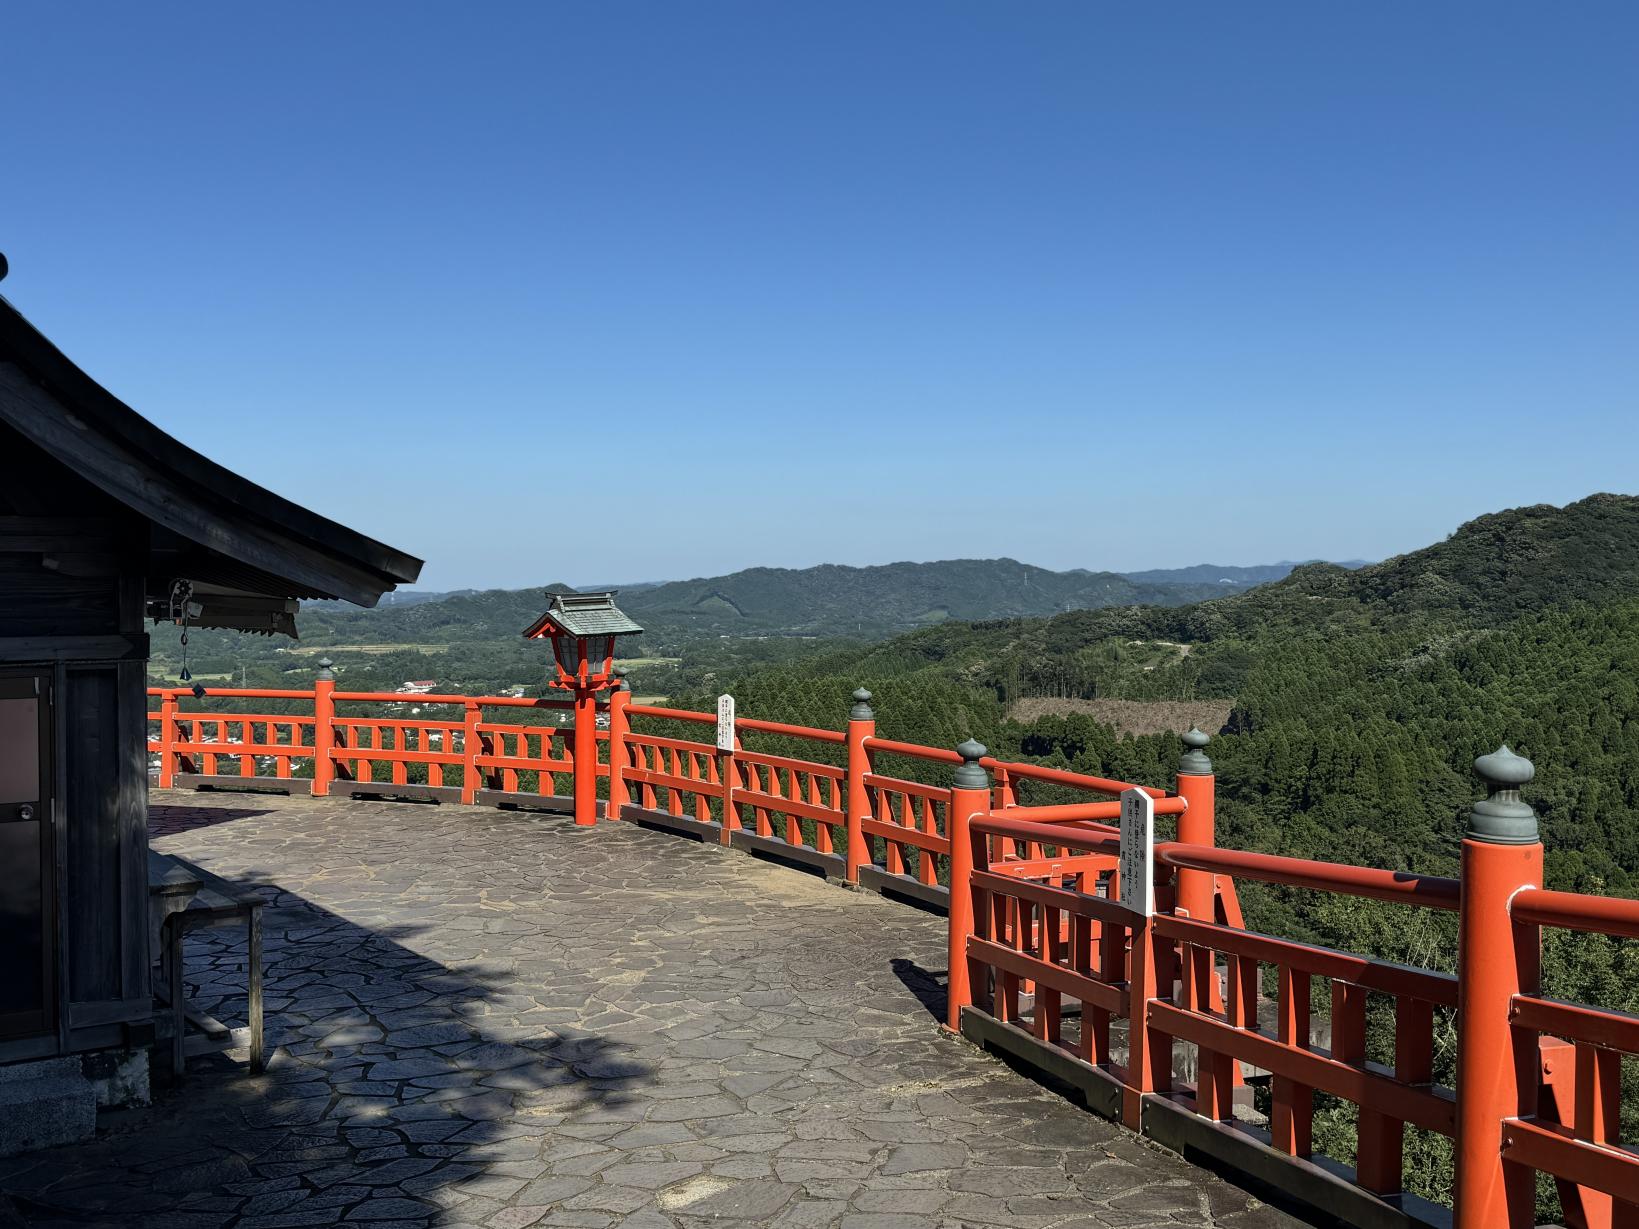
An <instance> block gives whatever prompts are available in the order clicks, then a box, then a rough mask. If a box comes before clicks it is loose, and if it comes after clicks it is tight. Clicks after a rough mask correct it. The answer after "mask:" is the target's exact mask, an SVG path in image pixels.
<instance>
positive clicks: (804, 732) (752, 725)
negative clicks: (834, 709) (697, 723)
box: [734, 717, 848, 744]
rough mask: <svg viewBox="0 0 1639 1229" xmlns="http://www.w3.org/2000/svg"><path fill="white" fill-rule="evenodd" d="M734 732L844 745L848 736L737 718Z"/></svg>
mask: <svg viewBox="0 0 1639 1229" xmlns="http://www.w3.org/2000/svg"><path fill="white" fill-rule="evenodd" d="M734 728H735V729H736V730H752V731H756V732H758V733H762V734H783V735H785V736H786V737H787V738H806V739H809V740H810V741H812V742H821V743H838V744H841V743H845V742H847V741H848V736H847V735H846V734H844V733H843V732H842V731H840V730H821V729H816V728H815V727H813V726H807V725H786V724H785V723H784V722H781V721H759V720H758V719H757V718H755V717H738V718H736V719H735V721H734Z"/></svg>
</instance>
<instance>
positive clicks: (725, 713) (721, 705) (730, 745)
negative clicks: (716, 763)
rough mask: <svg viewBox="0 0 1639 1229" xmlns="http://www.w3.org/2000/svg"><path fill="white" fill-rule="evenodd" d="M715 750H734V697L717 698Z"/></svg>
mask: <svg viewBox="0 0 1639 1229" xmlns="http://www.w3.org/2000/svg"><path fill="white" fill-rule="evenodd" d="M717 749H718V750H719V751H732V750H734V697H733V696H718V697H717Z"/></svg>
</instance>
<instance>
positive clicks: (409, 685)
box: [393, 679, 438, 696]
mask: <svg viewBox="0 0 1639 1229" xmlns="http://www.w3.org/2000/svg"><path fill="white" fill-rule="evenodd" d="M437 687H438V680H437V679H410V680H409V681H408V682H405V683H400V684H399V685H398V686H397V687H395V688H393V694H394V695H400V696H425V695H429V694H431V693H432V692H433V691H435V690H436V689H437Z"/></svg>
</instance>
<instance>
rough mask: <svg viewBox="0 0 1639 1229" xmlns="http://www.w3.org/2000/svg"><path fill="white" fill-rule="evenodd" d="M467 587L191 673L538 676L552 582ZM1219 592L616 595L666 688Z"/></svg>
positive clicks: (1121, 581)
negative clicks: (1022, 618)
mask: <svg viewBox="0 0 1639 1229" xmlns="http://www.w3.org/2000/svg"><path fill="white" fill-rule="evenodd" d="M569 587H570V586H568V585H565V584H563V583H561V582H560V583H554V584H550V585H545V586H541V587H536V588H529V589H484V590H476V589H465V590H460V591H457V592H453V593H442V594H437V593H427V594H423V593H409V594H405V595H402V597H400V598H394V599H393V600H388V601H384V602H383V603H382V605H381V606H380V607H378V608H377V609H375V610H360V609H358V608H357V607H355V606H351V605H348V604H346V603H343V602H313V603H307V604H305V605H304V606H303V608H302V613H301V617H300V627H301V636H302V640H301V643H300V644H299V645H294V646H293V645H290V644H289V643H287V642H286V641H284V640H283V639H282V638H279V639H274V640H268V639H264V638H261V637H253V636H241V635H237V634H234V633H226V632H195V633H194V634H193V637H192V643H193V645H194V657H193V664H192V669H193V670H194V671H195V672H196V673H201V674H203V675H206V676H212V675H215V676H222V675H227V674H233V675H235V676H237V677H239V678H243V679H244V680H245V681H247V682H248V681H250V680H251V677H252V675H253V674H254V675H255V677H256V680H257V681H258V682H259V683H260V684H261V685H263V686H288V685H290V683H291V682H292V681H293V679H292V678H290V677H286V676H297V677H298V678H299V677H300V676H303V675H308V674H311V672H312V663H313V661H314V660H315V655H316V654H315V651H316V650H323V651H325V652H327V653H329V654H330V655H331V656H332V657H334V658H335V659H336V661H337V662H338V664H339V666H340V668H341V669H342V670H343V671H344V672H347V673H348V674H349V676H350V679H351V683H352V685H354V686H357V687H379V686H392V685H396V684H397V683H398V682H401V681H403V680H404V679H408V678H420V677H423V676H429V677H435V678H437V679H438V681H439V683H440V685H441V686H443V687H446V688H453V689H468V690H472V691H477V692H482V691H485V690H491V691H492V690H495V689H497V688H499V687H506V686H517V685H527V684H528V683H530V682H532V681H535V680H537V679H538V677H539V676H540V673H541V670H542V660H543V659H542V650H541V646H539V645H531V644H528V643H527V642H525V641H524V640H523V639H522V637H521V636H520V634H519V633H520V632H521V631H522V630H523V629H524V628H525V627H526V626H528V625H529V624H530V623H531V622H533V621H534V619H535V617H536V616H537V615H538V614H540V612H541V609H542V606H543V605H544V598H543V590H562V589H568V588H569ZM1222 588H1223V586H1221V585H1218V584H1211V585H1195V584H1186V585H1174V584H1165V583H1143V584H1137V583H1134V582H1132V581H1129V580H1127V579H1125V578H1124V577H1121V576H1117V575H1115V574H1114V573H1110V572H1087V571H1076V572H1053V571H1049V570H1048V569H1046V568H1038V567H1032V566H1030V565H1028V564H1023V563H1018V562H1015V561H1014V560H1011V559H966V560H949V561H945V562H940V563H898V564H889V565H886V566H883V567H868V568H852V567H839V566H832V565H825V566H821V567H815V568H804V569H788V568H751V569H748V570H746V571H742V572H735V573H733V574H732V575H728V576H717V577H711V578H709V579H704V580H692V581H674V582H670V583H665V584H639V585H633V586H630V587H628V588H626V589H624V590H622V591H621V595H620V602H621V605H622V606H623V607H624V608H625V609H626V610H628V611H629V612H630V613H631V614H632V615H633V616H634V617H635V618H636V619H637V620H638V622H640V623H642V624H643V626H644V628H645V632H644V635H643V637H642V639H641V641H640V642H639V643H638V644H637V645H635V646H634V647H633V648H632V649H631V650H630V651H631V652H632V653H641V654H642V655H643V656H642V657H641V658H640V661H641V663H642V664H640V665H639V666H637V667H636V670H637V675H636V676H635V678H634V683H635V685H637V686H638V687H639V688H641V689H642V690H644V691H645V692H647V693H649V694H668V693H670V692H672V691H674V690H676V689H678V688H680V687H687V686H690V685H692V684H694V683H700V682H707V681H710V680H711V679H713V678H715V677H716V676H717V675H719V674H720V673H721V672H722V671H724V670H736V669H742V668H745V667H748V666H751V665H768V664H770V663H778V662H786V661H789V660H791V659H793V658H794V657H798V656H801V655H803V654H805V653H810V652H813V651H816V650H818V649H821V648H824V647H828V643H829V642H831V641H834V642H835V643H836V644H839V645H840V644H849V645H852V644H855V643H857V642H859V641H870V640H879V639H882V638H884V637H887V636H892V635H895V634H897V633H899V632H903V631H906V630H909V629H912V628H916V627H920V626H925V625H927V624H929V623H937V622H941V621H943V620H945V619H951V618H956V619H972V618H997V617H1004V616H1015V615H1029V614H1051V613H1054V612H1058V611H1065V610H1071V609H1075V608H1079V607H1091V606H1107V605H1110V604H1112V603H1129V604H1130V603H1134V602H1153V603H1159V604H1163V605H1165V604H1175V603H1178V602H1187V601H1192V600H1195V599H1197V598H1199V597H1200V596H1201V595H1202V594H1207V593H1212V594H1216V593H1218V592H1220V591H1221V590H1222ZM167 639H168V637H167V635H166V633H165V632H164V631H163V629H160V630H158V631H157V632H156V641H155V658H156V659H155V671H156V673H157V674H160V675H161V676H167V672H168V671H169V672H173V673H174V671H175V670H176V669H178V668H179V667H180V664H181V661H180V653H179V652H175V651H173V650H172V649H171V648H170V646H168V645H167V643H166V641H167Z"/></svg>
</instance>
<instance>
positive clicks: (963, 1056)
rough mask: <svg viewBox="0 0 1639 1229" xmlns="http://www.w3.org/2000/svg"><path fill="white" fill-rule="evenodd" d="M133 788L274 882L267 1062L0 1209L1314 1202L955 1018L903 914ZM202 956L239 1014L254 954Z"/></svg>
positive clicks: (126, 1214)
mask: <svg viewBox="0 0 1639 1229" xmlns="http://www.w3.org/2000/svg"><path fill="white" fill-rule="evenodd" d="M153 803H154V805H153V817H152V821H151V825H150V826H151V830H152V832H153V833H154V839H153V844H154V847H155V848H156V849H158V850H160V851H162V852H169V853H175V854H179V855H181V856H183V857H185V858H188V859H190V860H192V861H195V862H197V863H199V864H200V865H201V866H204V867H206V868H207V869H209V870H211V871H213V872H214V873H216V874H218V875H221V876H223V877H225V878H228V879H231V880H233V881H235V882H236V883H240V884H246V885H250V884H254V885H260V887H259V891H260V892H261V895H262V896H263V898H264V899H265V901H266V906H267V907H266V908H265V909H264V917H265V933H266V939H265V944H266V959H267V969H268V977H267V987H268V1035H269V1046H270V1055H271V1058H270V1063H269V1067H268V1070H267V1072H266V1073H265V1074H264V1075H261V1076H255V1077H253V1076H250V1075H248V1074H247V1073H246V1071H245V1068H244V1066H243V1064H242V1062H235V1061H230V1060H231V1059H232V1058H233V1057H234V1055H233V1054H232V1053H231V1052H230V1054H229V1055H226V1056H219V1057H217V1058H214V1059H199V1060H196V1061H195V1064H194V1065H193V1067H192V1068H191V1069H190V1071H189V1074H188V1076H187V1078H186V1080H185V1082H184V1083H183V1084H182V1085H181V1086H180V1088H174V1089H171V1088H167V1089H163V1090H160V1091H158V1092H157V1094H156V1099H155V1104H154V1105H153V1107H152V1108H149V1109H144V1110H136V1111H129V1112H126V1113H123V1114H121V1115H116V1116H113V1117H112V1118H110V1119H109V1121H108V1122H107V1124H106V1125H105V1127H104V1128H103V1129H102V1130H101V1132H100V1134H99V1138H98V1139H97V1140H95V1141H93V1142H89V1143H86V1144H82V1145H75V1146H70V1147H66V1148H59V1149H53V1150H50V1151H46V1152H42V1153H37V1154H34V1155H31V1156H25V1157H19V1158H14V1159H12V1160H8V1161H0V1192H4V1193H3V1195H0V1225H6V1224H8V1223H10V1224H20V1225H26V1226H31V1227H35V1229H48V1227H49V1229H69V1227H74V1229H86V1227H87V1226H136V1227H138V1229H148V1227H152V1229H284V1227H287V1226H303V1225H358V1226H360V1227H361V1229H412V1227H413V1229H427V1227H430V1226H444V1227H449V1229H454V1227H457V1226H474V1227H477V1226H483V1227H485V1229H525V1227H527V1226H532V1225H538V1226H543V1227H544V1226H576V1227H584V1229H604V1227H606V1226H614V1225H624V1226H629V1227H631V1229H650V1227H654V1229H671V1227H677V1229H700V1227H702V1226H708V1225H709V1226H723V1225H730V1226H732V1225H769V1226H778V1227H781V1229H819V1227H821V1226H841V1227H843V1229H920V1227H923V1226H928V1227H941V1226H944V1227H951V1229H955V1227H957V1226H1006V1227H1017V1229H1093V1227H1095V1226H1120V1227H1121V1229H1145V1227H1154V1226H1163V1225H1164V1226H1179V1225H1210V1226H1218V1227H1221V1229H1283V1227H1286V1226H1295V1225H1297V1224H1298V1222H1296V1221H1294V1220H1292V1219H1291V1218H1290V1217H1288V1216H1286V1215H1284V1214H1283V1213H1281V1212H1278V1211H1276V1210H1275V1209H1273V1208H1270V1207H1268V1206H1266V1205H1263V1204H1261V1203H1259V1202H1258V1201H1257V1200H1255V1199H1253V1198H1252V1197H1251V1196H1250V1195H1248V1194H1246V1193H1244V1192H1243V1191H1241V1190H1239V1189H1238V1188H1236V1187H1234V1186H1231V1185H1229V1184H1227V1183H1225V1182H1224V1181H1222V1180H1221V1179H1219V1178H1217V1177H1215V1176H1213V1175H1211V1174H1209V1173H1207V1172H1206V1171H1204V1170H1201V1169H1198V1168H1195V1167H1194V1166H1192V1165H1190V1164H1188V1163H1186V1162H1185V1161H1184V1160H1182V1159H1180V1158H1178V1157H1175V1156H1172V1155H1170V1154H1167V1153H1165V1152H1162V1151H1159V1150H1157V1149H1155V1148H1154V1147H1152V1146H1150V1145H1149V1144H1147V1143H1145V1142H1144V1141H1142V1140H1140V1139H1138V1138H1136V1137H1135V1136H1133V1135H1131V1134H1129V1133H1127V1132H1124V1131H1122V1130H1121V1129H1119V1128H1118V1127H1116V1126H1113V1125H1111V1124H1109V1123H1107V1122H1105V1121H1103V1120H1102V1119H1100V1118H1097V1117H1095V1116H1093V1115H1092V1114H1089V1113H1087V1112H1086V1111H1084V1110H1082V1109H1080V1108H1078V1107H1077V1106H1075V1105H1073V1104H1071V1103H1070V1102H1068V1101H1066V1100H1064V1099H1062V1098H1060V1097H1058V1096H1056V1095H1054V1094H1052V1093H1050V1092H1047V1091H1045V1090H1043V1089H1042V1088H1040V1087H1039V1086H1037V1085H1036V1084H1035V1083H1033V1082H1032V1081H1031V1080H1029V1079H1028V1078H1026V1077H1025V1076H1024V1075H1022V1074H1019V1073H1017V1072H1015V1071H1013V1070H1012V1069H1011V1068H1009V1067H1008V1066H1006V1065H1005V1064H1003V1063H1001V1062H1000V1061H998V1060H996V1059H994V1058H992V1057H990V1056H988V1055H986V1054H985V1053H983V1052H982V1051H980V1050H978V1049H976V1048H974V1047H973V1046H971V1045H969V1044H968V1043H966V1042H964V1041H961V1040H958V1039H955V1038H952V1037H949V1036H947V1035H944V1034H942V1033H941V1032H940V1030H939V1029H938V1027H937V1014H938V1013H939V1012H941V1011H942V1004H941V1000H942V996H943V991H942V987H941V981H942V977H943V970H944V965H945V958H944V927H943V922H942V920H941V919H939V918H936V917H932V916H929V915H927V914H925V913H922V912H919V911H917V910H915V909H912V908H909V907H908V906H905V905H901V904H896V903H893V902H891V901H887V900H884V899H882V898H880V897H877V896H875V895H872V894H869V893H858V892H849V891H845V890H842V889H840V888H838V887H834V886H830V885H827V884H825V883H824V882H822V881H820V880H818V879H815V878H813V877H811V876H808V875H805V874H803V873H801V872H798V871H794V870H790V869H787V868H785V867H780V866H775V865H771V864H769V863H766V862H762V861H758V860H756V859H754V858H751V857H748V856H746V855H743V854H739V853H729V852H726V851H723V850H720V849H717V848H715V847H709V846H704V845H700V844H696V843H694V842H691V841H688V840H683V839H679V838H677V837H674V836H669V835H666V834H663V833H658V832H653V831H649V830H646V829H642V828H639V827H637V826H636V825H633V824H629V823H620V824H600V825H598V826H597V827H596V828H593V829H580V830H577V829H576V828H574V827H573V825H572V824H570V823H569V821H568V820H567V819H565V818H562V817H557V816H531V815H526V814H523V813H517V812H503V811H496V810H490V809H481V808H476V807H463V806H450V805H444V806H431V805H415V804H406V803H391V802H380V801H357V802H354V801H334V800H319V799H306V798H291V799H286V798H282V797H276V796H264V795H245V794H239V795H232V794H179V793H175V792H162V791H155V793H154V798H153ZM189 943H190V953H189V960H188V966H187V980H188V983H189V988H190V992H191V993H193V994H194V995H196V996H198V997H199V999H200V1000H201V1003H202V1005H203V1006H205V1007H206V1008H207V1009H209V1010H212V1011H213V1012H214V1013H215V1014H217V1015H219V1016H220V1017H221V1018H222V1019H224V1020H226V1021H228V1022H230V1023H240V1022H242V1016H238V1015H236V1014H235V1013H236V1012H242V996H243V984H244V974H243V967H244V966H243V961H244V949H243V944H242V942H236V941H235V938H234V936H233V934H232V933H231V932H225V931H217V932H210V933H208V934H206V935H201V936H199V937H197V938H193V939H190V940H189ZM239 1057H240V1058H241V1059H242V1055H240V1056H239ZM8 1200H9V1204H8Z"/></svg>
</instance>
